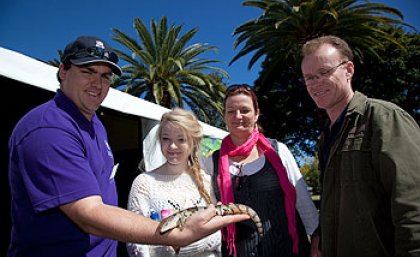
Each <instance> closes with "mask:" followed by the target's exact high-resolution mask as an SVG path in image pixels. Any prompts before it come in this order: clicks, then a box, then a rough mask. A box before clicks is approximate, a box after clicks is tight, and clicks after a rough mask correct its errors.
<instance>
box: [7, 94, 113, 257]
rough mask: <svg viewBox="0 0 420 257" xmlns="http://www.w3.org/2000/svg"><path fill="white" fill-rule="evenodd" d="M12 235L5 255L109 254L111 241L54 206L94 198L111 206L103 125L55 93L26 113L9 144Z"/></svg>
mask: <svg viewBox="0 0 420 257" xmlns="http://www.w3.org/2000/svg"><path fill="white" fill-rule="evenodd" d="M9 150H10V154H9V182H10V187H11V195H12V203H11V216H12V233H11V244H10V247H9V252H8V256H9V257H15V256H20V257H21V256H33V257H36V256H39V257H48V256H54V257H57V256H60V257H64V256H92V257H99V256H109V257H115V256H116V255H117V254H116V247H117V242H116V241H114V240H109V239H103V238H98V237H96V236H92V235H89V234H86V233H84V232H83V231H82V230H81V229H79V227H77V226H76V225H75V224H74V223H73V222H72V221H71V220H70V219H69V218H68V217H67V216H66V215H64V213H63V212H61V211H60V209H59V208H58V207H59V206H60V205H63V204H67V203H71V202H74V201H76V200H79V199H82V198H85V197H88V196H93V195H100V196H101V197H102V200H103V202H104V203H106V204H110V205H115V206H116V205H117V193H116V188H115V181H114V178H113V176H112V169H113V164H114V158H113V155H112V152H111V148H110V147H109V144H108V139H107V134H106V131H105V128H104V126H103V125H102V123H101V122H100V120H99V119H98V117H97V116H96V115H94V116H93V118H92V121H91V122H89V121H88V120H87V119H86V118H85V117H84V116H83V115H82V114H81V112H80V111H79V110H78V109H77V107H76V106H75V105H74V104H73V102H72V101H70V99H68V98H67V97H66V96H65V95H64V94H63V93H62V92H61V91H60V90H58V91H57V94H56V95H55V97H54V99H52V100H50V101H48V102H46V103H45V104H42V105H40V106H38V107H36V108H35V109H33V110H32V111H30V112H29V113H27V114H26V115H25V116H24V117H23V118H22V119H21V120H20V121H19V122H18V124H17V125H16V127H15V129H14V131H13V133H12V135H11V137H10V141H9Z"/></svg>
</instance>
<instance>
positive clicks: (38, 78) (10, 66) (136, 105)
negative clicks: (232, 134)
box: [0, 47, 227, 139]
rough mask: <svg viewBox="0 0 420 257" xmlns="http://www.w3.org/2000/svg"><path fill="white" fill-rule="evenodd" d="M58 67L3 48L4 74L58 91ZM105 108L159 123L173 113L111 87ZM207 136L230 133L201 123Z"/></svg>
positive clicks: (1, 69)
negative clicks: (162, 117)
mask: <svg viewBox="0 0 420 257" xmlns="http://www.w3.org/2000/svg"><path fill="white" fill-rule="evenodd" d="M56 73H57V68H56V67H53V66H51V65H48V64H46V63H44V62H41V61H38V60H36V59H33V58H31V57H28V56H26V55H23V54H20V53H18V52H15V51H12V50H9V49H5V48H2V47H0V75H2V76H4V77H7V78H11V79H13V80H17V81H20V82H23V83H26V84H28V85H33V86H36V87H39V88H42V89H45V90H49V91H53V92H55V91H56V90H57V89H58V87H59V83H58V81H57V77H56ZM102 106H103V107H106V108H110V109H113V110H116V111H119V112H122V113H127V114H132V115H136V116H140V117H144V118H148V119H152V120H156V121H159V120H160V118H161V116H162V114H163V113H165V112H167V111H169V109H167V108H164V107H162V106H160V105H157V104H154V103H151V102H148V101H145V100H143V99H141V98H138V97H134V96H132V95H129V94H127V93H124V92H121V91H119V90H117V89H114V88H110V90H109V93H108V95H107V97H106V98H105V100H104V102H103V103H102ZM201 125H202V126H203V130H204V134H205V135H206V136H210V137H214V138H220V139H222V138H224V137H225V136H226V135H227V132H226V131H224V130H222V129H219V128H216V127H213V126H210V125H208V124H206V123H203V122H201Z"/></svg>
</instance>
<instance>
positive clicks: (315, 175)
mask: <svg viewBox="0 0 420 257" xmlns="http://www.w3.org/2000/svg"><path fill="white" fill-rule="evenodd" d="M318 162H319V161H318V158H313V159H312V160H311V161H310V162H306V163H305V164H304V165H303V166H302V168H301V169H300V171H301V172H302V175H303V177H304V179H305V182H306V184H307V185H308V186H309V187H311V188H312V194H314V195H319V194H320V193H321V185H320V183H319V182H320V181H319V171H318Z"/></svg>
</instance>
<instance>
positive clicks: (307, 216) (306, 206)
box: [277, 142, 319, 235]
mask: <svg viewBox="0 0 420 257" xmlns="http://www.w3.org/2000/svg"><path fill="white" fill-rule="evenodd" d="M277 146H278V153H279V156H280V158H281V160H282V162H283V165H284V167H285V168H286V171H287V176H288V178H289V181H290V183H292V185H293V186H294V187H295V189H296V209H297V211H298V213H299V215H300V218H301V219H302V222H303V225H304V226H305V230H306V233H307V234H308V235H312V234H313V233H314V231H315V230H316V228H317V227H318V223H319V213H318V211H317V209H316V207H315V204H314V202H313V201H312V198H311V196H310V194H309V191H308V186H307V185H306V182H305V180H304V178H303V176H302V173H301V172H300V169H299V167H298V165H297V163H296V160H295V158H294V157H293V155H292V153H291V152H290V150H289V149H288V148H287V146H286V145H285V144H283V143H280V142H278V143H277Z"/></svg>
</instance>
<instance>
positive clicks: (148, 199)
mask: <svg viewBox="0 0 420 257" xmlns="http://www.w3.org/2000/svg"><path fill="white" fill-rule="evenodd" d="M203 176H204V185H205V188H206V189H208V191H209V193H210V195H211V197H212V199H213V202H214V201H215V198H214V193H213V190H210V188H211V181H210V179H211V177H210V176H209V175H208V174H205V173H204V172H203ZM195 205H198V206H206V203H205V201H204V199H202V197H201V196H200V194H199V192H198V188H197V186H196V185H195V183H194V181H193V179H192V178H191V176H190V175H189V174H187V173H185V172H184V173H182V174H180V175H162V174H157V173H154V172H146V173H142V174H140V175H138V176H137V177H136V178H135V180H134V181H133V184H132V187H131V191H130V195H129V199H128V205H127V208H128V209H129V210H131V211H133V212H136V213H138V214H140V215H143V216H146V217H150V213H151V211H152V210H154V211H157V212H158V213H159V214H160V213H161V211H162V210H164V211H166V210H174V211H175V210H176V209H185V208H189V207H193V206H195ZM220 249H221V233H220V231H218V232H216V233H214V234H212V235H210V236H207V237H205V238H203V239H201V240H199V241H197V242H194V243H192V244H190V245H188V246H185V247H181V250H180V252H179V254H178V255H176V254H175V252H174V251H173V249H172V248H171V247H168V246H152V245H141V244H132V243H128V244H127V250H128V254H129V256H131V257H134V256H136V257H137V256H142V257H149V256H152V257H159V256H162V257H163V256H185V257H187V256H194V257H219V256H221V253H220Z"/></svg>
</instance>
